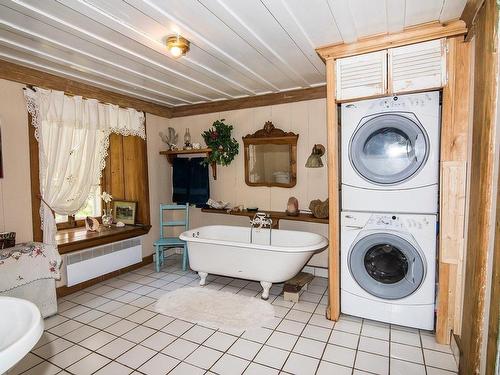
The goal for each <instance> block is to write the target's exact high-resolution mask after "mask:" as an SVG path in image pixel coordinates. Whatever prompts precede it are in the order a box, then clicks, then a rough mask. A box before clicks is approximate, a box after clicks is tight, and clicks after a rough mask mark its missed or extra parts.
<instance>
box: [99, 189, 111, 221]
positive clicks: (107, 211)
mask: <svg viewBox="0 0 500 375" xmlns="http://www.w3.org/2000/svg"><path fill="white" fill-rule="evenodd" d="M101 199H102V200H103V201H104V204H105V208H104V210H103V211H102V217H101V220H102V225H103V226H104V227H106V228H110V227H111V224H113V215H112V211H113V210H112V209H111V208H110V203H111V201H112V200H113V196H112V195H111V194H109V193H106V192H105V191H103V192H102V194H101Z"/></svg>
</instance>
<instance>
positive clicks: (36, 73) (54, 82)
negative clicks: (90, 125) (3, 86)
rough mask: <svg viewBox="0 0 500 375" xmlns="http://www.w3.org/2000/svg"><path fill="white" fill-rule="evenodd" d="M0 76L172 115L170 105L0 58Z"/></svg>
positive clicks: (165, 115)
mask: <svg viewBox="0 0 500 375" xmlns="http://www.w3.org/2000/svg"><path fill="white" fill-rule="evenodd" d="M0 78H1V79H6V80H9V81H15V82H20V83H24V84H26V85H33V86H37V87H41V88H44V89H50V90H58V91H64V92H65V93H67V94H69V95H79V96H83V97H85V98H92V99H97V100H99V101H101V102H103V103H110V104H115V105H119V106H120V107H125V108H134V109H136V110H138V111H144V112H147V113H151V114H153V115H157V116H161V117H167V118H170V117H172V109H171V108H170V107H166V106H163V105H159V104H156V103H151V102H147V101H145V100H141V99H137V98H133V97H130V96H126V95H123V94H118V93H116V92H112V91H108V90H104V89H101V88H99V87H95V86H91V85H87V84H86V83H81V82H78V81H74V80H71V79H68V78H64V77H59V76H56V75H53V74H50V73H46V72H42V71H40V70H36V69H32V68H28V67H25V66H22V65H18V64H14V63H11V62H8V61H5V60H0Z"/></svg>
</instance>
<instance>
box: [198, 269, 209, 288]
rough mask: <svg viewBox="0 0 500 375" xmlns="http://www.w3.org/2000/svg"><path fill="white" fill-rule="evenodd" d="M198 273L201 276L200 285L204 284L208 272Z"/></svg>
mask: <svg viewBox="0 0 500 375" xmlns="http://www.w3.org/2000/svg"><path fill="white" fill-rule="evenodd" d="M198 275H199V276H200V286H204V285H205V284H206V283H207V276H208V273H206V272H198Z"/></svg>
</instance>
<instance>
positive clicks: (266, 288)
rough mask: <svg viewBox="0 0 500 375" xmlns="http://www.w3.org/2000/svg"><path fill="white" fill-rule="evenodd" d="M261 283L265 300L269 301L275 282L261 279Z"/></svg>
mask: <svg viewBox="0 0 500 375" xmlns="http://www.w3.org/2000/svg"><path fill="white" fill-rule="evenodd" d="M260 285H261V286H262V289H263V290H262V296H261V297H260V298H262V299H263V300H264V301H267V300H268V299H269V290H270V289H271V287H272V286H273V283H270V282H267V281H261V282H260Z"/></svg>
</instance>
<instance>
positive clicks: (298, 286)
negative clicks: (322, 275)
mask: <svg viewBox="0 0 500 375" xmlns="http://www.w3.org/2000/svg"><path fill="white" fill-rule="evenodd" d="M312 279H314V276H313V275H312V274H310V273H307V272H299V273H298V274H297V275H295V276H294V277H293V278H291V279H290V280H288V281H287V282H285V286H284V287H283V299H284V300H285V301H290V302H295V303H297V302H299V296H300V292H301V291H302V290H307V285H308V284H309V283H310V282H311V281H312Z"/></svg>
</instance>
